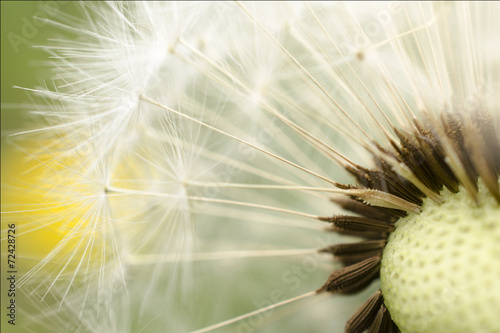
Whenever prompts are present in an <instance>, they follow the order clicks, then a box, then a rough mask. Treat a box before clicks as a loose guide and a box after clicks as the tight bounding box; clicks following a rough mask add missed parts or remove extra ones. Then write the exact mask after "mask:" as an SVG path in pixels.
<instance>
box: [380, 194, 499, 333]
mask: <svg viewBox="0 0 500 333" xmlns="http://www.w3.org/2000/svg"><path fill="white" fill-rule="evenodd" d="M444 197H445V198H444V203H443V204H442V205H437V204H435V203H433V202H430V201H428V200H427V202H425V203H424V205H423V207H422V208H423V209H422V213H420V214H418V215H414V214H410V215H409V216H408V217H405V218H402V219H400V220H399V221H398V222H397V224H396V231H395V232H394V233H392V234H391V236H390V237H389V241H388V243H387V246H386V248H385V249H384V255H383V260H382V266H381V271H380V278H381V289H382V292H383V294H384V301H385V305H386V306H387V308H388V309H389V311H390V313H391V316H392V318H393V320H394V321H395V322H396V323H397V325H398V327H399V328H400V329H401V330H402V331H403V332H439V331H453V332H458V331H462V330H464V329H465V330H470V331H474V330H480V331H484V332H495V331H497V330H498V329H499V327H498V320H497V318H496V314H497V313H498V311H499V304H498V300H496V299H495V298H494V297H490V296H491V295H498V293H499V291H498V285H497V284H496V282H495V281H496V279H497V277H498V275H499V274H500V271H499V267H498V265H495V261H496V260H497V258H498V250H499V249H498V246H497V245H498V241H499V239H500V230H499V226H498V223H497V221H499V219H500V209H499V208H498V204H497V203H496V202H495V200H494V199H493V197H491V196H490V195H489V194H487V191H486V189H485V188H484V186H481V189H480V199H481V205H480V206H477V205H476V204H475V203H474V202H473V200H472V199H471V198H470V196H468V195H467V193H466V191H464V190H462V191H460V192H459V193H457V194H451V193H447V194H444ZM457 318H460V320H457Z"/></svg>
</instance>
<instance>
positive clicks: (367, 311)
mask: <svg viewBox="0 0 500 333" xmlns="http://www.w3.org/2000/svg"><path fill="white" fill-rule="evenodd" d="M425 120H426V121H425V125H424V124H422V123H421V122H420V121H418V120H416V119H415V120H414V121H413V124H412V129H411V130H409V131H404V130H398V129H396V128H394V129H393V131H394V134H395V136H396V137H397V138H398V141H395V140H393V139H389V142H390V145H391V147H390V148H389V149H384V148H382V147H380V146H379V145H378V144H376V143H375V144H374V146H375V149H374V150H373V152H372V156H373V159H374V162H375V166H376V167H375V168H374V169H367V168H364V167H361V166H358V165H351V166H348V167H347V168H346V169H347V170H348V171H349V172H350V173H351V174H352V175H353V176H354V177H355V179H356V180H357V185H343V187H344V188H345V189H352V188H365V189H372V190H378V191H381V192H386V193H390V194H392V195H395V196H398V197H399V198H402V199H404V200H406V201H408V202H410V203H413V204H416V205H419V206H421V205H422V204H423V199H424V198H426V197H429V194H430V195H431V196H432V199H433V200H439V198H440V196H439V193H440V192H441V190H443V188H446V189H448V190H449V191H450V192H452V193H456V192H458V191H459V189H460V187H459V186H462V187H463V188H464V189H465V190H466V191H467V192H468V193H469V194H470V195H471V197H472V198H473V199H474V200H475V201H476V202H477V203H478V199H477V191H478V186H477V182H478V178H481V179H482V181H483V182H484V184H485V185H486V187H487V188H488V191H489V192H490V194H491V195H492V196H493V197H494V198H495V199H496V201H497V202H498V203H499V204H500V191H499V183H498V177H499V175H500V144H499V142H500V139H499V137H498V135H497V131H496V128H498V127H499V124H495V120H494V118H493V117H492V116H491V115H490V114H488V113H487V112H485V111H481V112H474V113H473V116H472V115H470V114H469V115H465V116H460V115H458V114H452V113H444V114H443V115H442V116H441V117H440V119H432V118H431V117H427V118H426V119H425ZM389 161H397V163H400V164H403V165H405V166H406V167H407V168H408V169H409V170H411V172H412V174H413V176H414V179H417V180H418V181H410V180H408V179H407V178H405V177H403V176H402V175H401V174H399V173H398V172H396V171H394V168H393V165H394V164H391V163H390V162H389ZM393 163H394V162H393ZM415 183H418V185H419V186H417V185H415ZM422 185H423V186H422ZM332 201H333V202H335V203H336V204H338V205H339V206H341V207H342V208H343V209H344V210H347V211H350V212H352V213H355V214H356V215H338V216H333V217H321V218H320V220H322V221H325V222H329V223H331V230H332V231H335V232H337V233H340V234H346V235H353V236H359V237H362V238H364V239H365V240H364V241H361V242H359V243H350V244H338V245H332V246H329V247H327V248H324V249H321V250H320V251H321V252H327V253H331V254H332V255H333V256H334V258H335V259H336V260H338V261H340V262H341V263H342V264H343V265H344V267H343V268H341V269H339V270H337V271H335V272H333V273H332V274H331V275H330V276H329V277H328V279H327V281H326V282H325V284H324V285H323V286H322V287H321V288H320V289H318V290H317V293H321V292H325V291H327V292H331V293H354V292H357V291H359V290H361V289H363V288H365V287H366V286H367V285H368V284H370V283H371V282H372V281H373V280H375V279H377V278H378V277H379V274H380V265H381V260H382V253H383V249H384V247H385V245H386V243H387V239H388V236H389V234H390V233H391V232H392V231H394V228H395V222H396V221H397V220H398V219H399V218H400V217H403V216H406V215H407V214H408V212H407V211H405V210H399V209H392V208H384V207H374V206H370V205H368V204H366V203H364V202H363V200H361V199H360V198H357V197H338V198H337V197H336V198H333V199H332ZM366 330H368V331H369V332H370V333H372V332H398V331H399V329H398V328H397V326H396V325H395V323H394V322H393V321H392V319H391V315H390V314H389V311H388V310H387V308H386V307H385V306H384V299H383V295H382V291H381V290H377V291H376V292H375V293H374V294H373V295H372V296H371V297H370V298H369V299H368V300H367V301H366V302H365V303H364V304H363V305H362V306H361V308H359V310H358V311H357V312H356V313H355V314H354V315H353V316H352V317H351V318H350V319H349V321H348V322H347V324H346V327H345V332H348V333H355V332H364V331H366Z"/></svg>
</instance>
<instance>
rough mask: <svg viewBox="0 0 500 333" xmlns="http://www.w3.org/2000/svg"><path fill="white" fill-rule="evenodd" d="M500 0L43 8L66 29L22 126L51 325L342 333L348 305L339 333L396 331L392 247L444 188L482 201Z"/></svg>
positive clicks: (409, 322) (492, 144) (491, 166)
mask: <svg viewBox="0 0 500 333" xmlns="http://www.w3.org/2000/svg"><path fill="white" fill-rule="evenodd" d="M499 8H500V7H499V6H497V5H495V4H493V3H483V4H476V3H454V4H449V3H426V2H416V3H399V2H396V3H363V4H359V3H323V2H310V3H253V2H242V3H226V2H216V3H189V2H187V3H184V2H181V3H176V2H124V3H121V2H119V3H115V2H108V3H86V4H83V5H82V10H83V13H84V14H85V16H86V17H87V19H88V22H86V23H85V24H84V25H81V26H80V25H78V27H77V24H76V22H72V21H71V20H70V19H69V18H67V17H64V16H63V17H62V18H61V20H60V22H59V23H53V24H55V25H57V26H59V27H60V28H62V29H63V30H66V31H68V32H71V33H72V34H74V36H75V37H76V39H73V40H70V41H60V40H56V41H51V42H50V43H49V44H50V45H49V46H47V47H46V48H45V49H46V50H47V51H48V52H49V54H50V55H51V56H53V57H54V70H55V72H56V75H55V77H54V78H53V80H52V83H50V84H49V83H47V84H46V85H45V87H44V88H40V89H37V90H36V91H35V92H36V93H38V95H39V97H40V103H39V105H37V107H38V110H37V114H38V116H39V118H40V119H41V120H42V121H43V122H44V125H43V126H41V128H39V129H36V130H32V131H27V132H25V133H24V134H25V136H27V137H31V138H36V139H37V140H38V139H39V138H43V141H42V142H41V144H42V145H45V147H43V148H41V149H40V148H38V150H37V149H35V150H33V151H31V150H29V149H27V150H28V154H29V155H31V156H32V157H34V158H35V159H38V160H39V161H42V162H44V163H45V160H43V159H41V157H40V156H41V155H45V154H46V155H45V156H48V159H49V160H50V163H46V164H47V166H48V169H51V171H52V175H51V177H47V180H40V179H37V180H36V183H38V182H40V183H42V184H44V186H43V188H42V189H41V190H40V192H42V193H45V199H48V198H52V196H51V195H47V194H46V193H50V194H57V197H56V198H54V199H53V201H54V202H55V205H58V206H61V207H63V206H64V207H65V209H61V210H60V211H59V210H58V211H57V212H54V211H51V210H50V209H48V210H47V211H46V212H45V213H44V214H45V216H44V218H43V219H41V220H38V221H36V218H35V217H33V223H32V225H31V226H33V227H34V228H45V227H47V226H49V225H56V224H58V223H60V224H62V225H63V228H64V229H65V232H66V234H65V235H68V236H67V238H64V236H63V239H61V240H59V243H58V244H56V245H55V247H54V248H53V251H52V252H50V253H52V254H57V255H60V256H61V258H62V260H58V259H59V258H56V256H52V255H51V254H49V255H48V256H47V257H45V258H44V259H43V261H42V262H41V263H40V264H39V265H38V266H37V267H42V266H43V268H44V269H43V270H37V269H35V270H33V271H31V272H30V273H29V274H28V275H27V276H26V278H24V280H23V281H25V283H26V285H27V286H29V287H32V289H33V290H34V292H35V293H36V294H37V295H38V294H41V297H42V299H44V298H43V297H44V296H43V294H47V295H49V294H50V296H51V297H53V303H56V304H57V305H58V306H56V307H55V308H54V306H53V304H52V302H48V303H50V304H48V308H50V309H51V311H47V313H49V314H50V315H51V316H53V317H57V318H73V322H74V325H75V326H74V327H72V328H67V329H66V331H72V330H76V329H75V327H76V328H81V329H82V330H84V331H102V330H108V331H140V330H143V331H157V330H165V328H167V329H169V330H171V331H187V330H194V329H198V328H201V327H204V328H201V329H200V331H202V332H204V331H209V330H212V329H214V328H217V327H223V326H226V325H235V326H233V327H231V328H230V330H231V329H232V328H234V327H236V328H235V330H236V331H238V330H239V331H243V332H244V331H248V332H250V331H254V330H255V331H266V330H267V331H273V332H274V331H278V330H281V331H289V330H294V331H300V330H301V329H303V330H310V329H311V325H313V324H317V325H318V326H315V329H317V331H318V332H319V331H321V330H324V331H332V330H333V331H338V330H339V327H340V326H343V324H344V322H346V320H347V319H348V317H347V314H343V313H341V312H342V311H340V309H344V308H345V309H348V310H349V312H351V313H354V315H353V316H352V317H351V319H349V320H347V327H346V331H348V332H350V331H362V330H363V329H368V328H370V326H371V327H372V328H371V329H372V330H374V331H377V330H382V331H383V327H384V325H389V326H386V329H388V328H387V327H391V326H390V325H392V319H394V322H395V323H396V324H398V325H401V326H402V327H409V329H413V326H415V325H416V324H415V322H418V320H420V319H421V318H422V317H423V316H424V314H422V313H420V312H418V311H417V310H421V309H425V305H422V306H421V307H419V308H418V309H417V310H415V311H413V310H412V309H410V310H408V308H407V305H406V304H405V301H404V300H405V299H407V298H409V297H413V296H414V295H421V294H424V293H420V294H419V292H420V291H421V290H422V289H425V288H426V286H427V284H425V285H423V282H422V281H423V280H424V278H422V281H419V283H420V284H416V285H410V286H408V287H407V286H406V284H404V283H403V282H402V281H401V280H398V279H396V278H395V280H394V281H392V280H391V278H392V275H391V274H396V273H398V272H401V273H398V276H399V277H401V276H404V275H405V274H406V275H412V274H411V273H406V271H404V270H405V269H410V268H411V267H410V268H407V267H405V266H403V265H399V264H398V263H397V262H396V261H397V260H399V259H398V258H399V257H398V255H399V256H400V255H401V254H402V253H403V254H404V253H405V251H407V252H412V253H413V254H412V255H413V256H415V257H419V253H414V251H413V250H412V249H409V245H408V244H403V245H401V244H400V242H395V241H394V240H395V239H397V238H398V237H399V235H400V233H405V232H406V231H405V230H406V228H407V227H408V228H409V227H413V223H412V222H415V221H420V220H419V219H421V220H422V221H423V222H421V223H420V222H418V223H416V224H418V225H420V226H422V228H424V227H425V226H428V225H429V226H431V224H430V222H429V220H428V219H425V217H426V216H428V215H432V214H431V212H433V213H436V212H437V214H438V215H439V214H441V215H442V214H445V213H446V212H445V210H446V209H447V208H446V207H448V205H450V202H451V203H453V199H451V198H452V197H455V196H457V197H458V196H460V197H463V198H464V200H466V201H467V204H468V205H469V206H468V207H469V208H470V209H468V213H470V214H474V212H475V211H476V212H477V211H478V210H477V209H483V208H485V207H493V208H491V209H492V210H493V211H495V212H496V211H497V208H498V204H497V203H494V202H493V199H494V198H496V197H497V196H498V188H497V187H496V184H497V182H498V171H499V167H498V165H499V164H500V162H498V159H497V156H496V153H497V152H496V150H498V144H497V143H498V142H497V141H498V139H499V138H498V134H497V133H499V132H498V130H499V128H498V123H499V119H500V118H499V113H498V112H497V111H496V109H497V108H496V104H498V103H497V102H498V97H497V96H498V87H499V86H498V79H499V74H500V71H499V67H498V64H497V58H498V57H496V55H497V54H498V46H496V45H497V43H495V41H496V39H497V38H496V35H497V33H496V31H498V29H497V28H498V20H497V19H496V17H497V16H498V15H497V14H498V11H499ZM48 82H50V81H48ZM495 131H496V132H495ZM44 163H42V164H44ZM478 179H479V181H478ZM492 180H493V182H492ZM478 182H479V184H484V187H485V188H483V186H482V185H480V191H479V192H478V186H477V184H478ZM492 184H493V185H492ZM447 191H449V192H457V191H458V193H457V194H449V193H448V192H447ZM485 197H488V198H487V199H484V198H485ZM483 199H484V200H483ZM484 202H489V203H491V205H489V206H488V205H484ZM472 203H473V204H472ZM477 204H479V205H481V204H483V206H478V207H479V208H477V209H476V206H474V205H477ZM495 205H496V206H495ZM20 207H21V208H22V206H20ZM428 207H432V209H431V210H428ZM441 207H442V208H441ZM494 207H497V208H494ZM488 209H490V208H488ZM495 209H496V210H495ZM20 210H21V209H20ZM418 212H420V214H419V215H416V214H417V213H418ZM440 212H441V213H440ZM453 213H457V211H453ZM44 214H38V216H42V215H44ZM495 214H496V213H495ZM449 215H452V214H451V213H450V214H449ZM430 218H432V216H431V217H429V219H430ZM472 218H476V217H474V216H473V217H471V219H472ZM396 221H397V222H396ZM328 223H329V224H328ZM432 227H434V228H436V226H434V224H433V225H432ZM458 229H460V228H458ZM422 230H423V229H422ZM495 230H496V229H495ZM420 231H421V230H420V229H417V231H415V232H414V231H411V232H409V231H408V232H407V234H415V235H417V234H418V232H420ZM459 232H462V231H459ZM476 232H477V233H479V231H477V230H476ZM470 234H471V235H475V236H477V235H476V234H475V233H474V232H470ZM359 237H362V238H363V237H365V238H366V239H365V240H364V241H360V238H359ZM409 237H411V236H409ZM409 237H406V234H405V239H408V238H409ZM470 238H471V239H472V240H471V242H474V239H475V238H476V237H470ZM432 240H434V238H432V237H429V239H426V240H425V241H430V242H432ZM345 241H349V242H352V243H346V244H344V242H345ZM386 243H387V244H388V245H387V247H386V248H385V250H383V249H384V246H386ZM434 243H435V242H434ZM434 243H433V244H434ZM451 243H452V244H451V245H450V246H456V244H455V243H454V242H451ZM420 244H425V242H424V240H422V241H420ZM492 246H493V245H492ZM87 249H88V250H87ZM311 249H312V250H313V251H312V252H311ZM316 249H317V251H320V253H319V254H318V253H316ZM390 249H394V250H395V251H394V252H395V253H396V254H395V257H391V256H389V255H386V253H388V252H390ZM460 249H462V248H460ZM495 249H496V248H495ZM445 250H449V252H450V251H451V253H455V252H456V251H455V250H456V249H455V248H448V247H446V248H445ZM301 251H302V252H301ZM454 251H455V252H454ZM495 251H496V250H495ZM462 252H463V251H462V250H460V251H458V252H457V253H456V257H457V258H458V257H460V258H461V254H462ZM326 253H329V254H330V256H327V255H326ZM331 255H333V259H334V260H333V262H332V260H331ZM453 256H454V255H453ZM417 259H418V258H417ZM432 259H433V258H432V256H430V257H429V259H428V260H432ZM469 259H470V258H466V259H465V260H463V261H461V262H468V261H469ZM396 264H398V265H396ZM49 266H50V267H51V270H48V269H47V270H46V268H48V267H49ZM380 266H382V273H381V274H382V288H381V290H382V291H376V289H377V287H378V282H377V281H376V278H377V276H378V274H379V268H380ZM66 267H71V270H69V269H67V268H66ZM440 267H441V266H440ZM443 267H448V266H443ZM432 268H434V267H433V266H432V267H431V269H430V270H432ZM438 268H439V267H438ZM453 269H454V268H453V267H452V270H453ZM332 271H333V273H332ZM438 271H439V270H438ZM478 271H480V270H478ZM420 273H422V274H424V275H425V274H427V269H426V270H422V272H420ZM446 273H448V274H453V272H449V271H447V272H446ZM329 274H330V277H328V275H329ZM443 274H445V273H443ZM464 274H465V275H466V277H467V278H468V277H469V276H468V275H467V274H468V273H467V271H465V273H464ZM424 277H425V276H424ZM325 280H326V282H324V281H325ZM437 280H439V279H437ZM322 282H324V284H323V287H321V286H322ZM406 282H408V281H406ZM432 282H433V283H430V284H428V286H435V285H436V284H438V283H439V281H437V282H436V281H432ZM434 282H435V283H434ZM114 286H119V287H120V288H113V287H114ZM417 287H420V289H415V288H417ZM363 288H366V289H365V290H364V291H360V294H359V295H360V296H359V298H351V297H350V296H346V295H342V294H341V293H342V292H354V291H358V290H361V289H363ZM412 288H413V289H412ZM395 289H398V291H394V290H395ZM402 289H405V290H404V292H400V290H402ZM47 291H49V293H48V292H47ZM327 292H331V293H335V295H328V293H327ZM391 292H392V294H391ZM339 293H340V294H339ZM386 293H387V296H388V298H387V299H385V297H386ZM318 294H319V295H318ZM370 294H371V295H372V296H370ZM476 294H478V295H481V293H476ZM301 295H302V296H301ZM408 295H410V296H408ZM312 296H314V297H316V298H314V300H312V299H313V297H312ZM329 296H330V297H329ZM45 297H47V296H45ZM415 297H417V296H415ZM419 297H420V296H419ZM306 299H307V302H310V303H305V302H306ZM361 299H362V300H364V302H365V303H364V305H362V306H361V308H360V310H358V311H357V312H356V308H359V304H360V303H362V301H360V300H361ZM401 299H403V300H401ZM419 299H420V298H419ZM287 300H293V301H294V302H291V301H290V302H288V301H287ZM420 300H421V301H422V302H423V299H420ZM489 300H491V302H492V303H494V304H497V303H498V300H497V299H489ZM475 301H477V300H475ZM93 302H95V303H97V304H99V305H100V306H99V308H98V309H92V307H91V306H90V305H92V304H93ZM295 302H297V303H295ZM300 302H304V303H300ZM313 302H318V303H317V304H316V305H313V304H312V303H313ZM323 302H324V303H323ZM289 303H294V304H289ZM431 303H432V301H431ZM82 304H83V306H82ZM194 304H196V305H197V306H194ZM273 304H275V306H273ZM325 304H326V305H325ZM384 304H385V305H384ZM401 304H402V305H401ZM415 304H421V303H417V302H415ZM457 304H459V306H458V307H457V308H458V309H459V310H460V309H462V308H463V307H462V306H461V305H460V304H461V303H459V302H457ZM278 305H280V306H278ZM281 305H283V306H284V307H283V309H281V308H280V307H281ZM427 305H428V304H427ZM428 306H432V304H431V305H428ZM286 307H287V308H286ZM255 308H257V309H264V310H266V311H262V313H259V311H257V312H255V311H254V310H255ZM492 308H493V307H492ZM299 309H300V310H301V311H298V310H299ZM459 310H457V311H459ZM393 311H394V313H393ZM404 311H406V312H404ZM422 311H424V310H422ZM245 312H246V313H249V315H248V316H242V317H241V318H239V317H238V316H239V314H241V313H245ZM408 312H412V313H414V314H415V316H414V317H412V316H411V315H408ZM427 312H428V311H427ZM459 312H460V311H459ZM107 313H111V314H112V316H110V318H107V317H106V316H104V315H103V314H107ZM332 313H333V315H332ZM475 313H476V314H478V313H479V314H478V316H481V315H483V314H482V313H480V311H478V312H475ZM127 314H132V315H130V316H128V318H126V317H127V316H126V315H127ZM290 314H296V315H290ZM366 314H368V315H366ZM439 314H442V313H441V312H440V313H439ZM455 315H456V314H453V315H449V316H448V317H447V316H446V315H443V316H438V315H436V313H434V317H433V314H432V313H431V314H429V313H425V318H427V320H428V321H429V323H428V326H426V327H428V328H429V329H431V330H432V328H434V327H441V326H439V325H445V324H443V323H445V322H446V321H447V320H449V319H450V318H453V316H455ZM484 315H485V316H486V315H487V314H486V313H484ZM231 316H232V317H235V318H236V319H237V320H234V321H231V320H229V321H225V320H226V319H228V318H231ZM332 316H334V318H335V319H334V320H333V322H332ZM391 316H393V318H392V319H391ZM460 316H461V315H460ZM438 317H439V318H438ZM461 317H462V316H461ZM238 318H239V319H238ZM311 318H314V319H311ZM435 318H436V320H435V321H434V319H435ZM447 318H448V319H447ZM471 318H472V317H471ZM476 318H477V317H474V318H473V320H476ZM36 319H39V318H38V317H37V318H34V320H36ZM439 319H443V321H442V322H439ZM488 320H489V319H488ZM312 321H314V323H313V322H312ZM212 323H216V324H213V325H212ZM217 323H218V324H217ZM339 323H340V324H339ZM417 324H418V323H417ZM210 325H212V326H210ZM377 325H378V326H377ZM433 325H434V326H433ZM49 326H50V325H49ZM381 327H382V328H381Z"/></svg>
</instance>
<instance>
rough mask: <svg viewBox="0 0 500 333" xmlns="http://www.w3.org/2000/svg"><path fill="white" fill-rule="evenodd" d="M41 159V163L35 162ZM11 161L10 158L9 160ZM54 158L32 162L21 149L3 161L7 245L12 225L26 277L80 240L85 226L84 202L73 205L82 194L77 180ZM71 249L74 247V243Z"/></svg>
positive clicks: (45, 156) (57, 260)
mask: <svg viewBox="0 0 500 333" xmlns="http://www.w3.org/2000/svg"><path fill="white" fill-rule="evenodd" d="M35 156H36V157H35ZM5 157H6V158H5ZM66 163H71V161H65V162H64V164H61V163H60V162H59V161H56V160H55V159H54V156H53V155H52V154H37V155H33V156H30V154H28V153H26V152H22V151H20V150H17V149H13V148H11V149H9V151H7V152H4V159H3V161H2V164H3V165H2V200H1V202H2V217H3V218H2V220H3V221H2V239H5V238H6V237H7V236H6V235H7V233H6V229H7V228H8V225H9V224H15V227H16V252H17V257H18V258H19V261H18V265H19V267H18V268H19V270H21V271H24V272H26V271H27V270H29V269H31V268H33V267H34V266H35V265H36V264H37V263H38V262H39V261H40V260H41V259H43V258H45V257H46V256H47V255H49V253H50V252H51V251H52V250H54V249H56V247H57V245H58V244H59V243H60V242H61V241H62V240H63V239H64V238H65V237H69V236H70V234H71V237H74V236H78V234H79V233H78V232H75V229H78V228H79V227H78V226H81V225H82V224H83V225H84V224H85V221H84V219H85V217H84V214H85V211H84V210H83V209H82V207H81V202H79V201H74V200H72V199H71V198H70V197H69V196H68V194H69V193H70V192H68V191H70V190H71V188H78V192H79V194H82V190H83V188H84V186H80V185H79V184H77V179H78V178H77V174H76V173H74V172H71V171H69V172H68V169H69V170H70V168H68V164H66ZM68 240H69V242H67V244H66V245H69V244H71V243H76V242H72V241H71V239H69V238H68ZM72 248H73V246H71V245H70V246H65V247H64V248H62V249H61V250H59V251H58V253H57V255H56V256H55V257H54V258H52V259H51V262H52V263H54V264H56V263H59V264H60V263H61V260H65V259H64V258H63V257H65V256H66V255H67V254H68V251H69V250H71V249H72Z"/></svg>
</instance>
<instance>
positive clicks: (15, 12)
mask: <svg viewBox="0 0 500 333" xmlns="http://www.w3.org/2000/svg"><path fill="white" fill-rule="evenodd" d="M0 4H1V36H2V37H1V89H2V91H1V138H2V143H1V148H2V150H1V158H2V159H1V169H2V177H1V181H2V194H5V193H4V186H9V184H11V183H13V182H14V179H13V177H14V175H16V176H17V174H16V171H17V170H19V169H22V168H23V166H22V165H19V163H23V161H22V160H20V156H21V155H20V154H16V149H15V145H13V144H11V140H10V138H9V135H10V134H13V133H15V132H17V131H20V130H25V129H28V128H31V127H32V126H33V125H31V124H32V123H33V121H32V120H31V119H30V116H29V111H32V110H34V109H35V108H30V107H29V106H28V105H29V104H30V103H31V102H30V92H27V91H25V90H23V89H19V88H14V86H19V87H25V88H35V87H36V86H38V85H40V82H43V80H47V79H50V73H49V68H48V67H47V66H45V63H47V60H48V59H49V55H48V54H47V53H46V52H45V51H43V50H42V49H40V48H36V46H40V45H45V44H46V43H47V40H48V38H54V37H63V36H62V35H61V30H60V29H57V28H54V27H52V26H51V25H50V24H48V23H46V22H43V21H40V20H38V19H36V18H35V17H42V18H48V19H51V18H54V19H56V20H58V19H59V18H60V17H61V15H63V14H62V12H64V13H65V14H64V15H71V16H75V17H78V15H79V10H78V7H79V6H80V5H81V4H79V2H77V1H76V2H72V1H62V2H59V1H57V2H56V1H1V2H0ZM30 109H31V110H30ZM3 203H4V196H3V195H2V206H3ZM3 210H4V209H2V211H3ZM6 228H7V226H6V225H4V221H2V230H5V229H6ZM17 245H19V244H17ZM16 250H17V249H16ZM6 252H7V247H6V243H5V242H2V272H1V279H2V290H1V301H2V302H1V307H2V309H5V308H6V302H7V301H8V299H7V294H8V293H7V289H6V288H8V286H7V283H3V281H6V276H5V274H6V267H7V266H6V254H7V253H6ZM17 254H18V253H17ZM18 257H19V256H18ZM16 259H17V258H16ZM16 264H17V265H18V266H17V267H16V268H17V269H18V270H19V274H18V275H17V278H18V279H19V278H20V276H21V275H22V274H21V271H22V270H23V268H22V267H20V266H19V262H16ZM23 297H26V296H23V295H22V294H21V293H19V292H17V293H16V302H17V306H18V308H17V317H16V326H12V325H9V324H8V323H7V320H8V319H9V318H8V317H7V316H6V311H5V310H2V311H1V316H2V318H1V319H2V320H1V323H2V325H1V331H2V332H25V329H23V327H22V326H23V325H22V317H23V316H22V314H20V313H19V305H20V304H19V303H20V302H21V303H25V302H23V300H24V299H23ZM30 332H31V331H30Z"/></svg>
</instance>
